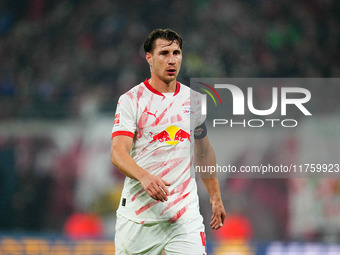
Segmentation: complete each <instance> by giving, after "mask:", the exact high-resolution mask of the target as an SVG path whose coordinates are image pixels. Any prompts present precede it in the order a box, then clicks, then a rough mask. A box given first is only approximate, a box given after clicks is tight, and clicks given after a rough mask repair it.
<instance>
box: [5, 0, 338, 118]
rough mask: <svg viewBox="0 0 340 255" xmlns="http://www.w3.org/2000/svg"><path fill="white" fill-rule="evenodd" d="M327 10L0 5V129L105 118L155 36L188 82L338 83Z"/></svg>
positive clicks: (142, 67) (75, 2) (101, 3)
mask: <svg viewBox="0 0 340 255" xmlns="http://www.w3.org/2000/svg"><path fill="white" fill-rule="evenodd" d="M339 13H340V4H339V1H336V0H327V1H323V0H313V1H289V0H285V1H269V0H262V1H254V0H241V1H236V0H229V1H224V0H190V1H180V0H174V1H168V0H166V1H163V0H162V1H161V0H145V1H111V0H96V1H90V0H82V1H80V0H59V1H57V0H30V1H26V0H17V1H10V0H3V1H1V2H0V59H1V61H0V109H1V111H0V119H13V118H32V117H33V118H40V117H41V118H52V119H55V118H78V117H79V118H82V117H87V116H91V115H93V114H97V113H99V112H108V113H112V112H113V111H114V107H115V103H116V100H117V97H118V96H119V95H120V94H121V93H122V92H125V91H127V90H128V89H130V88H131V87H132V86H134V85H135V84H137V83H139V82H141V81H143V80H144V79H145V78H147V77H148V75H149V70H148V66H147V64H146V61H145V60H144V52H143V49H142V44H143V42H144V39H145V37H146V35H147V34H148V33H149V32H150V31H151V30H153V29H155V28H158V27H163V28H165V27H171V28H173V29H174V30H176V31H178V32H179V33H180V34H181V35H182V36H183V38H184V60H183V65H182V72H181V74H180V80H181V81H182V82H183V83H186V84H189V79H190V77H339V76H340V50H339V45H340V16H339Z"/></svg>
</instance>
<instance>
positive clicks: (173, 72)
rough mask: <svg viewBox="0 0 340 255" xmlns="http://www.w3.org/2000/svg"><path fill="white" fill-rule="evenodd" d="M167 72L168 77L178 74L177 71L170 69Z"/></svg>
mask: <svg viewBox="0 0 340 255" xmlns="http://www.w3.org/2000/svg"><path fill="white" fill-rule="evenodd" d="M166 72H167V73H168V75H171V76H172V75H175V73H176V69H168V70H166Z"/></svg>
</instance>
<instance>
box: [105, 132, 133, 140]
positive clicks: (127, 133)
mask: <svg viewBox="0 0 340 255" xmlns="http://www.w3.org/2000/svg"><path fill="white" fill-rule="evenodd" d="M117 135H125V136H130V137H132V138H133V137H134V136H135V135H134V133H132V132H129V131H116V132H113V133H112V137H111V139H112V138H113V137H115V136H117Z"/></svg>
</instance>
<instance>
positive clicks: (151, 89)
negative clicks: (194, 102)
mask: <svg viewBox="0 0 340 255" xmlns="http://www.w3.org/2000/svg"><path fill="white" fill-rule="evenodd" d="M144 85H145V86H146V87H147V88H148V89H149V90H150V91H151V92H152V93H155V94H157V95H159V96H162V97H165V96H164V95H163V94H162V93H161V92H159V91H158V90H156V89H154V88H153V87H152V86H151V85H150V83H149V80H148V79H146V80H145V81H144ZM180 88H181V84H180V83H179V82H178V81H176V90H175V93H174V95H173V96H176V95H177V94H178V93H179V91H180Z"/></svg>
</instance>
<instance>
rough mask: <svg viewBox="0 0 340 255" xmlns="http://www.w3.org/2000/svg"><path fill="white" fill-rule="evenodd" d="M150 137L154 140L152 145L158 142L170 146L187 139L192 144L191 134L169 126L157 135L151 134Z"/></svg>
mask: <svg viewBox="0 0 340 255" xmlns="http://www.w3.org/2000/svg"><path fill="white" fill-rule="evenodd" d="M150 137H151V138H152V140H151V141H150V143H153V142H156V141H158V142H161V143H162V142H165V143H167V144H170V145H175V144H177V143H178V142H183V141H185V140H186V139H187V140H188V141H189V142H190V134H189V133H188V132H186V131H184V130H183V129H181V128H179V127H177V126H169V127H167V128H166V129H165V130H163V131H161V132H159V133H157V134H153V133H151V132H150Z"/></svg>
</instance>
